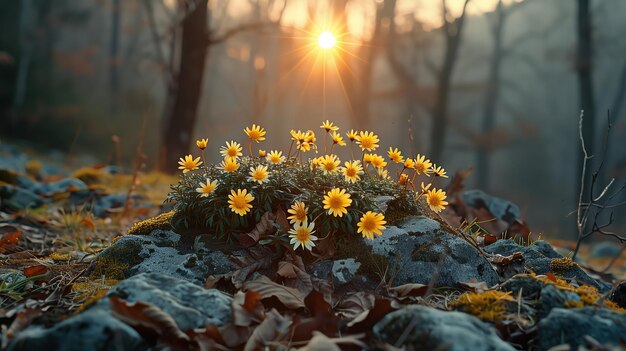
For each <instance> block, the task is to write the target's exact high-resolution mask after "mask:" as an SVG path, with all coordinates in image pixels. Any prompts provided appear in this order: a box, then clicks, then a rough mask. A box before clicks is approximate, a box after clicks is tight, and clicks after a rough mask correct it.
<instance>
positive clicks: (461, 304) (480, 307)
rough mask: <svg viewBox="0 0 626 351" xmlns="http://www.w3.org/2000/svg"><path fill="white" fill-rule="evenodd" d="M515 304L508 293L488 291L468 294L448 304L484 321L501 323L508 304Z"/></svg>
mask: <svg viewBox="0 0 626 351" xmlns="http://www.w3.org/2000/svg"><path fill="white" fill-rule="evenodd" d="M512 302H515V299H514V298H513V297H512V296H511V293H510V292H502V291H498V290H488V291H485V292H480V293H478V292H468V293H464V294H462V295H461V296H459V297H458V298H457V299H456V300H455V301H453V302H452V303H451V304H450V307H452V308H459V309H461V310H463V311H464V312H466V313H469V314H472V315H474V316H476V317H478V318H480V319H482V320H485V321H492V322H497V321H502V320H504V319H506V318H507V314H508V306H507V305H508V304H509V303H512Z"/></svg>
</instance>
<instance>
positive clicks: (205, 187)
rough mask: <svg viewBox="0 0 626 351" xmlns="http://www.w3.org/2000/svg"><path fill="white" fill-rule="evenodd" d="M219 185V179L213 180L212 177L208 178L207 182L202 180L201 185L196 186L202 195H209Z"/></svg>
mask: <svg viewBox="0 0 626 351" xmlns="http://www.w3.org/2000/svg"><path fill="white" fill-rule="evenodd" d="M216 187H217V180H214V181H211V179H209V178H207V179H206V183H202V182H200V187H199V188H196V191H197V192H198V193H200V194H202V195H200V196H202V197H208V196H209V194H211V193H212V192H213V191H214V190H215V188H216Z"/></svg>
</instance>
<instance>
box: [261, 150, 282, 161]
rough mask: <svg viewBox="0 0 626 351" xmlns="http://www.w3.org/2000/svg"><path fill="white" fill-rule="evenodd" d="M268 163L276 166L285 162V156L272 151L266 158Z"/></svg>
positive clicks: (279, 152)
mask: <svg viewBox="0 0 626 351" xmlns="http://www.w3.org/2000/svg"><path fill="white" fill-rule="evenodd" d="M265 159H266V160H267V162H270V163H273V164H275V165H277V164H280V163H283V162H285V156H283V152H282V151H277V150H272V151H270V153H269V155H267V157H266V158H265Z"/></svg>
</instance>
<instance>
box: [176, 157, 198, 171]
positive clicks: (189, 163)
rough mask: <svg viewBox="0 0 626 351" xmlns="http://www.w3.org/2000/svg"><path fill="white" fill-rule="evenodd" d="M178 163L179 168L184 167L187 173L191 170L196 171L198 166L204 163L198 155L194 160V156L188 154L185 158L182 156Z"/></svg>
mask: <svg viewBox="0 0 626 351" xmlns="http://www.w3.org/2000/svg"><path fill="white" fill-rule="evenodd" d="M178 164H179V165H180V167H178V169H182V170H183V173H187V172H189V171H195V170H196V169H198V166H200V165H201V164H202V161H200V157H196V159H195V160H194V159H193V156H191V155H187V156H185V158H184V159H183V158H182V157H181V158H180V159H179V161H178Z"/></svg>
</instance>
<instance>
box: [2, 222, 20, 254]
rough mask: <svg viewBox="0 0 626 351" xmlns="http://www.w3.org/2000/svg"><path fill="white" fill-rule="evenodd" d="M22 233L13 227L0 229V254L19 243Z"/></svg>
mask: <svg viewBox="0 0 626 351" xmlns="http://www.w3.org/2000/svg"><path fill="white" fill-rule="evenodd" d="M20 235H22V232H20V231H19V230H18V229H17V228H15V227H13V226H5V227H1V228H0V253H5V252H7V251H8V250H10V249H11V248H13V247H14V246H16V245H17V244H18V243H19V240H20Z"/></svg>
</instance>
